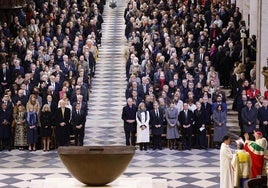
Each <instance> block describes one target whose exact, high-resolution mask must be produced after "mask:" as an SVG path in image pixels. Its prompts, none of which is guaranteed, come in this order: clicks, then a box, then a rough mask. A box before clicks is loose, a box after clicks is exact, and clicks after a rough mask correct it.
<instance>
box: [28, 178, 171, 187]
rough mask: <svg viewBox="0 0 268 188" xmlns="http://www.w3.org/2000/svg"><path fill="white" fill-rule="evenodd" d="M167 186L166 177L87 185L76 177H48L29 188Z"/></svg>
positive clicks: (128, 179) (119, 179) (120, 180)
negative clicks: (104, 184)
mask: <svg viewBox="0 0 268 188" xmlns="http://www.w3.org/2000/svg"><path fill="white" fill-rule="evenodd" d="M47 187H49V188H86V187H90V188H167V180H166V179H152V178H150V177H148V178H147V177H138V178H118V179H117V180H115V181H114V182H112V183H110V184H108V185H106V186H97V187H95V186H87V185H85V184H83V183H81V182H79V181H78V180H76V179H75V178H47V179H42V180H32V181H31V183H30V186H29V188H47Z"/></svg>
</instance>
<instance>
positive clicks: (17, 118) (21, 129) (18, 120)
mask: <svg viewBox="0 0 268 188" xmlns="http://www.w3.org/2000/svg"><path fill="white" fill-rule="evenodd" d="M14 125H15V130H14V146H15V147H18V149H19V150H23V148H24V147H25V146H27V126H26V110H25V107H24V106H22V105H21V104H19V105H18V106H17V110H16V113H15V114H14Z"/></svg>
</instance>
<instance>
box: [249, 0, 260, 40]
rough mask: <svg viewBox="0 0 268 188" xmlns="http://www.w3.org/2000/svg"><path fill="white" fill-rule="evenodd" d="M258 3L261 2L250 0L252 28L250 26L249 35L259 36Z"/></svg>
mask: <svg viewBox="0 0 268 188" xmlns="http://www.w3.org/2000/svg"><path fill="white" fill-rule="evenodd" d="M258 2H259V0H250V2H249V7H250V10H249V13H250V26H249V35H250V36H252V35H257V28H258V22H257V21H256V20H257V18H258V10H259V9H258Z"/></svg>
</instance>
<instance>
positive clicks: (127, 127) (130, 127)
mask: <svg viewBox="0 0 268 188" xmlns="http://www.w3.org/2000/svg"><path fill="white" fill-rule="evenodd" d="M136 112H137V106H136V105H135V104H134V102H133V99H132V98H128V99H127V105H126V106H124V107H123V111H122V117H121V118H122V120H123V121H124V131H125V137H126V145H127V146H129V145H130V143H131V145H132V146H135V142H136V141H135V140H136V137H135V135H136V129H137V122H136ZM130 137H131V142H130Z"/></svg>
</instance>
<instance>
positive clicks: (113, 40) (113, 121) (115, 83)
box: [85, 1, 126, 145]
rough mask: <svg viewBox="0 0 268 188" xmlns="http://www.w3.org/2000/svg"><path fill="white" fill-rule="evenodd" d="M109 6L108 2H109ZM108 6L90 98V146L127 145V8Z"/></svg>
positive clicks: (104, 15) (88, 121) (87, 128)
mask: <svg viewBox="0 0 268 188" xmlns="http://www.w3.org/2000/svg"><path fill="white" fill-rule="evenodd" d="M107 4H108V1H107ZM125 7H126V3H122V2H118V7H117V8H114V9H112V8H110V7H108V6H107V5H106V8H105V11H104V13H103V20H104V23H103V25H102V30H103V34H102V36H103V37H102V46H101V47H100V49H99V58H98V60H97V65H96V78H94V79H93V82H92V92H91V94H90V97H89V102H88V104H89V106H88V110H89V114H88V118H87V123H86V137H85V144H86V145H123V144H124V143H125V142H124V132H123V127H122V125H123V122H122V120H121V110H122V107H123V106H124V104H125V97H124V93H125V88H126V81H125V59H124V50H125V44H126V40H125V37H124V28H125V25H124V16H123V15H124V8H125Z"/></svg>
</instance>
